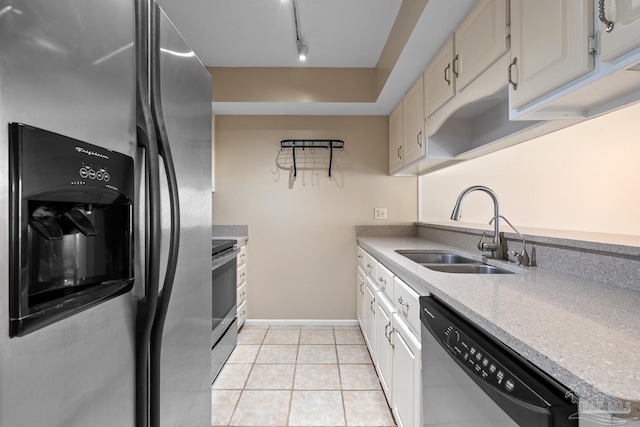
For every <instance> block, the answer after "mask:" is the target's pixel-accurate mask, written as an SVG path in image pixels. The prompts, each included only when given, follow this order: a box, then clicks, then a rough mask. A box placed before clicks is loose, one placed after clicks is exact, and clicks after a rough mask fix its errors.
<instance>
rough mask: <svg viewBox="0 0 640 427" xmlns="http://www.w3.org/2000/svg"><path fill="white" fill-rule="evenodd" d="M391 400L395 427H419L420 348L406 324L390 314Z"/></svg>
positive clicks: (420, 399)
mask: <svg viewBox="0 0 640 427" xmlns="http://www.w3.org/2000/svg"><path fill="white" fill-rule="evenodd" d="M392 343H393V373H392V378H393V383H392V384H393V386H392V388H393V400H392V402H393V403H392V404H391V409H392V410H393V416H394V417H395V419H396V422H397V423H398V427H410V426H420V425H422V423H421V417H420V414H421V408H422V395H421V391H422V382H421V381H422V379H421V373H420V372H421V369H422V357H421V351H422V347H421V345H420V342H419V341H418V339H417V338H416V336H415V335H413V333H412V332H411V330H410V329H409V327H408V326H407V324H406V323H405V322H404V321H403V320H402V319H401V318H400V317H399V316H398V315H397V314H394V315H393V337H392Z"/></svg>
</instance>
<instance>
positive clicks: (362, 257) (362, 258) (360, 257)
mask: <svg viewBox="0 0 640 427" xmlns="http://www.w3.org/2000/svg"><path fill="white" fill-rule="evenodd" d="M366 256H367V253H366V252H365V250H364V249H362V248H361V247H360V246H358V256H357V260H358V265H359V266H360V267H362V269H363V270H365V257H366Z"/></svg>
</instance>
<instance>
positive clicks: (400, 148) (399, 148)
mask: <svg viewBox="0 0 640 427" xmlns="http://www.w3.org/2000/svg"><path fill="white" fill-rule="evenodd" d="M400 150H402V145H401V146H400V147H398V158H399V159H401V158H402V156H401V155H400Z"/></svg>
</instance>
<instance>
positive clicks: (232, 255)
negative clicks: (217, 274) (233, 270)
mask: <svg viewBox="0 0 640 427" xmlns="http://www.w3.org/2000/svg"><path fill="white" fill-rule="evenodd" d="M239 253H240V248H236V249H234V250H233V252H230V253H229V254H227V255H225V256H222V257H220V258H216V259H214V260H213V261H212V262H211V270H215V269H216V268H218V267H220V266H221V265H225V264H226V263H227V262H229V260H231V259H232V258H235V257H237V256H238V254H239Z"/></svg>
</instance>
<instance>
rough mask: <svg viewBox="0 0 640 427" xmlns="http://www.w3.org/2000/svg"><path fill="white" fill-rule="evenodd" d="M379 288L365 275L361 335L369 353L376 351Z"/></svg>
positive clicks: (372, 353)
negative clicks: (376, 304)
mask: <svg viewBox="0 0 640 427" xmlns="http://www.w3.org/2000/svg"><path fill="white" fill-rule="evenodd" d="M378 291H379V289H378V287H377V286H376V285H375V282H374V281H373V279H371V278H370V277H368V276H367V278H366V279H365V286H364V312H365V313H364V326H363V327H362V329H363V335H364V341H365V343H366V344H367V348H368V349H369V353H370V354H371V355H372V357H373V355H374V354H375V353H376V334H375V327H376V307H375V303H376V296H377V293H378Z"/></svg>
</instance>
